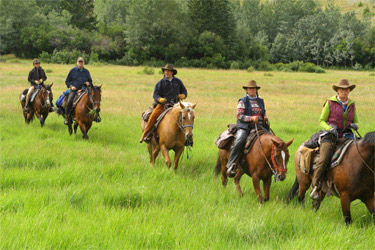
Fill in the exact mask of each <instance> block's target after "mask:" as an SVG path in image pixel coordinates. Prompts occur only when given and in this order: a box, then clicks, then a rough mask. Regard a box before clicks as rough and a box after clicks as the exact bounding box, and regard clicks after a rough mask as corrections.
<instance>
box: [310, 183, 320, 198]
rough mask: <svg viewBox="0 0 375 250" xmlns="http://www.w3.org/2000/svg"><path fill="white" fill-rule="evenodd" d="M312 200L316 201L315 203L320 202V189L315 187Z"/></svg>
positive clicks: (311, 194)
mask: <svg viewBox="0 0 375 250" xmlns="http://www.w3.org/2000/svg"><path fill="white" fill-rule="evenodd" d="M310 198H311V199H313V200H315V201H318V200H320V195H319V191H318V187H317V186H315V187H314V188H313V190H312V191H311V193H310Z"/></svg>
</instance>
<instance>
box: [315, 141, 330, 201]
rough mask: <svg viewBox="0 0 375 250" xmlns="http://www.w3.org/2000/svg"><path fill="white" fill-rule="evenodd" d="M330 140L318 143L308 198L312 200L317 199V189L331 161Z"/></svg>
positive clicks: (320, 186) (320, 185)
mask: <svg viewBox="0 0 375 250" xmlns="http://www.w3.org/2000/svg"><path fill="white" fill-rule="evenodd" d="M331 144H332V143H331V142H330V141H325V142H322V144H321V145H320V157H319V159H318V162H317V163H316V169H315V170H314V176H313V179H312V187H313V189H312V192H311V194H310V198H311V199H313V200H319V199H320V197H319V191H320V189H321V188H322V184H323V181H324V176H325V173H326V170H327V168H328V167H329V164H330V161H331V155H332V154H331V150H332V149H331Z"/></svg>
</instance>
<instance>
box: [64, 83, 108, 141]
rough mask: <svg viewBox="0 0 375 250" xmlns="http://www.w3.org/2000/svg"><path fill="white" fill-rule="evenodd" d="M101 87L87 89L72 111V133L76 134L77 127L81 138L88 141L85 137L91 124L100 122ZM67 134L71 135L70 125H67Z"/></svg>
mask: <svg viewBox="0 0 375 250" xmlns="http://www.w3.org/2000/svg"><path fill="white" fill-rule="evenodd" d="M101 87H102V85H100V86H94V88H93V89H92V88H90V87H89V88H88V90H87V91H88V92H87V94H86V95H84V96H83V97H82V98H81V99H80V100H79V102H78V103H77V106H76V107H75V109H74V112H73V113H74V133H75V134H76V133H77V127H78V126H79V128H80V129H81V132H82V134H83V136H82V138H83V139H86V140H88V139H89V137H88V135H87V133H88V131H89V129H90V128H91V125H92V122H93V121H96V122H100V121H101V119H100V116H99V112H100V102H101V98H102V93H101V92H102V90H101ZM68 129H69V134H70V135H71V134H72V132H73V131H72V124H71V123H69V124H68Z"/></svg>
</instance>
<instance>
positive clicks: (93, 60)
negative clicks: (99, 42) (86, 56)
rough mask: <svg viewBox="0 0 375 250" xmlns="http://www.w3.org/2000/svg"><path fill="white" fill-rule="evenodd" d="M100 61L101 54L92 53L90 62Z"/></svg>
mask: <svg viewBox="0 0 375 250" xmlns="http://www.w3.org/2000/svg"><path fill="white" fill-rule="evenodd" d="M98 61H99V54H98V53H96V52H91V54H90V62H91V63H93V62H98Z"/></svg>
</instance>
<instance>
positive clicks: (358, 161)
mask: <svg viewBox="0 0 375 250" xmlns="http://www.w3.org/2000/svg"><path fill="white" fill-rule="evenodd" d="M299 149H300V148H299ZM299 149H298V150H297V153H296V156H295V166H296V174H297V177H296V180H295V182H294V184H293V187H292V189H291V190H290V192H289V194H288V196H287V201H288V202H290V201H291V200H292V199H293V197H294V196H295V195H297V193H298V200H299V202H300V203H301V204H302V205H303V204H304V199H305V193H306V191H307V189H308V188H309V187H310V185H311V181H312V173H310V174H305V173H303V172H301V170H300V169H299V167H298V163H299V158H300V154H299V153H298V152H299ZM374 158H375V132H369V133H367V134H366V135H365V137H364V138H363V139H361V140H359V141H354V142H353V143H352V144H351V145H350V146H349V148H348V150H347V151H346V153H345V155H344V157H343V159H342V161H341V164H340V165H338V166H337V167H335V168H332V169H329V170H328V172H327V175H326V177H327V180H333V182H334V183H335V185H336V188H337V191H338V193H339V195H340V199H341V208H342V212H343V215H344V218H345V222H346V223H347V224H350V223H351V222H352V218H351V215H350V203H351V202H352V201H354V200H356V199H360V200H361V201H362V202H363V203H365V204H366V206H367V209H368V210H369V211H370V213H371V214H372V216H373V219H374V224H375V198H374V191H375V184H374V182H375V169H374V166H375V161H374ZM325 195H326V194H325V193H324V192H322V191H321V195H320V197H321V198H320V200H319V201H317V202H313V207H314V208H315V209H318V208H319V206H320V203H321V201H322V200H323V199H324V196H325Z"/></svg>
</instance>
